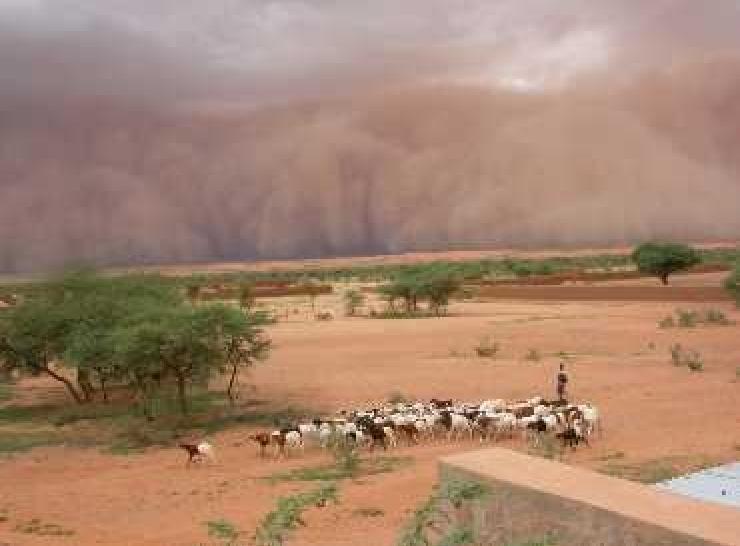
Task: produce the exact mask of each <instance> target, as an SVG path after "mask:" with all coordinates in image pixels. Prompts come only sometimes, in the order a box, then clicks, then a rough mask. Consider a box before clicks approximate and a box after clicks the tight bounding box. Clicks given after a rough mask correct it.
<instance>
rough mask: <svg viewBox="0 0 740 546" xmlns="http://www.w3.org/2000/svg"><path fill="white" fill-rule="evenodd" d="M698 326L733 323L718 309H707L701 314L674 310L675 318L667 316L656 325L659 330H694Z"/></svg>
mask: <svg viewBox="0 0 740 546" xmlns="http://www.w3.org/2000/svg"><path fill="white" fill-rule="evenodd" d="M699 324H705V325H714V326H732V325H734V324H735V321H732V320H730V319H729V318H727V315H725V314H724V313H723V312H722V311H720V310H719V309H707V310H706V311H704V312H703V313H700V312H698V311H687V310H685V309H676V318H674V317H673V315H669V316H667V317H665V318H664V319H663V320H661V321H660V322H659V323H658V325H659V326H660V327H661V328H673V327H675V326H679V327H681V328H695V327H696V326H697V325H699Z"/></svg>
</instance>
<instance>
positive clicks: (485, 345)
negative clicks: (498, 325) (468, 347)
mask: <svg viewBox="0 0 740 546" xmlns="http://www.w3.org/2000/svg"><path fill="white" fill-rule="evenodd" d="M473 349H474V350H475V354H477V355H478V356H479V357H480V358H495V357H496V355H497V354H498V352H499V350H500V349H501V345H500V344H499V343H496V342H493V341H492V340H491V338H490V337H488V336H486V337H484V338H483V339H481V340H480V341H479V342H478V345H476V346H475V347H473Z"/></svg>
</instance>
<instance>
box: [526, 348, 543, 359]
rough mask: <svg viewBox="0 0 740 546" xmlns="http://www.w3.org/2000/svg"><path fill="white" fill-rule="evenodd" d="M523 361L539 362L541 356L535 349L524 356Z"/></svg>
mask: <svg viewBox="0 0 740 546" xmlns="http://www.w3.org/2000/svg"><path fill="white" fill-rule="evenodd" d="M524 360H528V361H529V362H539V361H540V360H542V355H541V354H540V352H539V351H538V350H537V349H530V350H529V351H528V352H527V354H526V355H524Z"/></svg>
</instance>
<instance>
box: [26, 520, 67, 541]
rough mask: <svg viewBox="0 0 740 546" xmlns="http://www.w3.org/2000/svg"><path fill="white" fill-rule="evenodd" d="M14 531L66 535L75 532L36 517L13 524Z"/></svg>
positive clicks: (28, 533)
mask: <svg viewBox="0 0 740 546" xmlns="http://www.w3.org/2000/svg"><path fill="white" fill-rule="evenodd" d="M14 531H15V532H16V533H24V534H27V535H39V536H56V537H68V536H72V535H74V534H75V532H74V531H72V530H71V529H65V528H64V527H62V526H61V525H57V524H56V523H44V522H42V521H41V520H40V519H38V518H34V519H32V520H29V521H26V522H23V523H19V524H18V525H16V526H15V529H14Z"/></svg>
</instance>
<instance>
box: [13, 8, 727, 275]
mask: <svg viewBox="0 0 740 546" xmlns="http://www.w3.org/2000/svg"><path fill="white" fill-rule="evenodd" d="M738 28H740V2H737V1H735V0H712V1H711V2H695V1H692V0H651V1H650V2H645V1H643V0H600V1H594V0H589V1H587V0H560V1H558V2H553V1H552V0H501V1H497V2H490V1H484V0H404V1H398V0H395V1H391V0H375V1H373V2H361V1H351V0H274V1H268V0H209V1H208V2H203V1H202V0H201V1H196V0H106V1H105V2H101V1H100V0H0V240H3V241H4V242H3V244H2V245H0V270H4V271H29V270H46V269H49V268H54V267H59V266H62V265H64V264H65V263H69V262H77V261H91V262H94V263H100V264H120V263H157V262H171V261H174V262H180V261H205V260H223V259H228V260H236V259H260V258H273V257H303V256H328V255H341V254H357V253H360V254H363V253H380V252H402V251H406V250H413V249H416V248H424V249H427V248H440V249H442V248H445V247H447V246H457V245H460V244H466V243H471V244H473V243H475V244H478V243H481V244H491V245H494V246H553V245H555V246H571V245H583V244H617V243H619V244H622V243H631V242H634V241H637V240H642V239H645V238H658V237H660V238H682V239H692V240H700V239H717V238H736V237H737V236H738V234H739V233H740V220H738V216H740V215H737V214H736V213H735V210H736V207H734V208H733V207H731V206H729V204H731V203H738V202H740V181H739V179H738V176H739V173H740V160H738V158H737V157H736V154H735V153H734V151H733V150H734V147H733V146H734V144H733V143H736V142H737V138H738V137H740V109H739V107H738V102H739V101H740V33H738V32H737V29H738Z"/></svg>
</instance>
